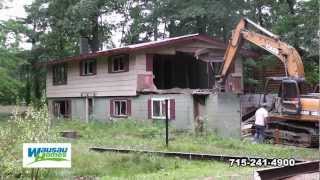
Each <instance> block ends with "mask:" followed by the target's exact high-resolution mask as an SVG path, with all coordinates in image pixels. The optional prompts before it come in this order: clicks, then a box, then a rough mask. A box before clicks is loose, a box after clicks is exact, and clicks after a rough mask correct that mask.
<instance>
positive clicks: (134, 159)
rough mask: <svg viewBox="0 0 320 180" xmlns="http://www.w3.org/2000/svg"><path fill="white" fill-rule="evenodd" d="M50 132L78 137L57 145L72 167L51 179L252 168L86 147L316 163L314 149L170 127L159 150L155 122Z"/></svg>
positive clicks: (245, 173) (71, 125) (244, 175)
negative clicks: (67, 151) (67, 145)
mask: <svg viewBox="0 0 320 180" xmlns="http://www.w3.org/2000/svg"><path fill="white" fill-rule="evenodd" d="M53 127H54V128H53V130H54V131H55V132H56V133H58V132H60V131H63V130H76V131H77V132H78V133H79V134H80V135H81V138H79V139H77V140H69V139H64V138H62V139H61V140H60V141H64V142H71V143H72V150H73V152H72V156H73V157H72V168H71V169H63V170H54V171H52V172H50V174H49V176H51V177H66V176H97V177H102V179H204V178H206V177H214V178H219V179H230V177H234V178H235V179H251V177H252V174H253V171H254V170H255V168H250V167H246V168H243V167H229V164H225V163H221V162H209V161H188V160H182V159H178V158H164V157H158V156H152V155H145V154H117V153H111V152H109V153H98V152H93V151H89V150H88V148H89V147H92V146H101V147H117V148H131V149H145V150H162V151H181V152H203V153H212V154H226V155H227V154H228V155H246V156H259V157H282V158H293V157H294V158H297V159H308V160H313V159H318V158H319V153H318V151H317V150H315V149H304V148H296V147H288V146H275V145H271V144H251V143H250V142H246V141H240V140H234V139H222V138H219V137H217V136H215V135H214V134H206V135H203V136H195V135H194V134H191V133H187V132H178V131H176V130H174V129H172V128H171V130H170V143H169V148H168V149H167V148H166V147H165V141H164V138H165V137H164V132H165V129H164V126H163V124H162V123H161V122H158V123H151V122H137V121H134V120H121V121H118V122H114V123H99V122H94V123H89V124H86V123H81V122H79V121H60V122H56V123H55V124H54V126H53Z"/></svg>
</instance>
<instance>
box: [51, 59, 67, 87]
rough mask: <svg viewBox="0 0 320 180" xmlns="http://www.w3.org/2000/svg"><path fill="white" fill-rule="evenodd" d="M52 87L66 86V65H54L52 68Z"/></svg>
mask: <svg viewBox="0 0 320 180" xmlns="http://www.w3.org/2000/svg"><path fill="white" fill-rule="evenodd" d="M52 82H53V85H63V84H67V64H65V63H64V64H56V65H54V66H53V67H52Z"/></svg>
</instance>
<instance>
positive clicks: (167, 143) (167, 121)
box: [165, 99, 169, 148]
mask: <svg viewBox="0 0 320 180" xmlns="http://www.w3.org/2000/svg"><path fill="white" fill-rule="evenodd" d="M165 104H166V146H167V148H168V146H169V116H168V99H166V100H165Z"/></svg>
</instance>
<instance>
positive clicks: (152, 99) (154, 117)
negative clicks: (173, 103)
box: [151, 98, 170, 119]
mask: <svg viewBox="0 0 320 180" xmlns="http://www.w3.org/2000/svg"><path fill="white" fill-rule="evenodd" d="M165 100H168V118H169V119H170V98H151V118H152V119H166V116H154V115H153V101H165ZM160 112H162V106H161V105H160Z"/></svg>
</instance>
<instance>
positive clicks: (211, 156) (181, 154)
mask: <svg viewBox="0 0 320 180" xmlns="http://www.w3.org/2000/svg"><path fill="white" fill-rule="evenodd" d="M89 149H90V150H93V151H97V152H117V153H143V154H153V155H159V156H164V157H179V158H181V159H188V160H215V161H222V162H228V163H229V162H230V160H231V159H244V158H251V159H252V158H257V159H259V158H261V157H248V156H230V155H214V154H203V153H190V152H165V151H149V150H134V149H118V148H103V147H91V148H89ZM263 159H267V160H268V161H271V160H273V158H263ZM295 162H296V163H300V162H303V160H297V159H295Z"/></svg>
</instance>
